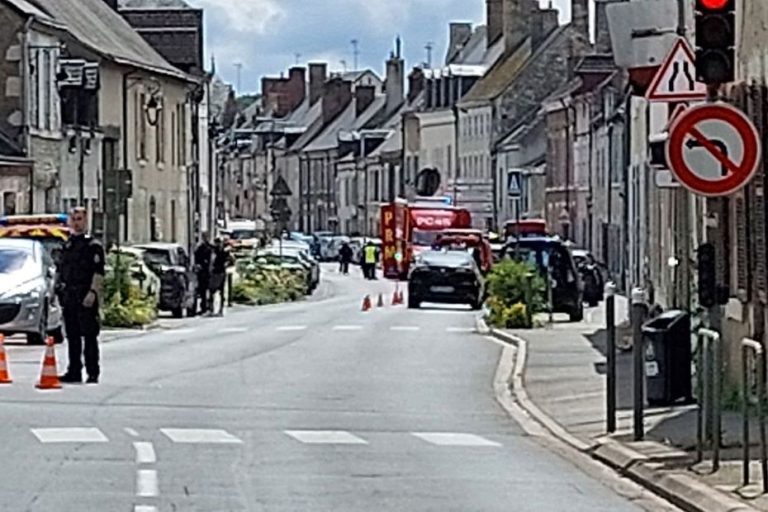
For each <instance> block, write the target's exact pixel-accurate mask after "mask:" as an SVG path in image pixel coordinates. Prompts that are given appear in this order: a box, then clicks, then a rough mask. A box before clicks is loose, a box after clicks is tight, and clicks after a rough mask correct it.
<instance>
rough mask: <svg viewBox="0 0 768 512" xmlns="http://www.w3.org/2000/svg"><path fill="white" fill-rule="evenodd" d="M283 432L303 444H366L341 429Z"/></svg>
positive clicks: (363, 440)
mask: <svg viewBox="0 0 768 512" xmlns="http://www.w3.org/2000/svg"><path fill="white" fill-rule="evenodd" d="M285 433H286V434H287V435H289V436H291V437H292V438H294V439H296V440H297V441H299V442H301V443H304V444H368V441H366V440H365V439H361V438H359V437H357V436H356V435H353V434H350V433H349V432H345V431H343V430H286V431H285Z"/></svg>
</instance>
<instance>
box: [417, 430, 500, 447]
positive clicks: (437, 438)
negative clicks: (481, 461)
mask: <svg viewBox="0 0 768 512" xmlns="http://www.w3.org/2000/svg"><path fill="white" fill-rule="evenodd" d="M412 434H413V435H414V436H416V437H418V438H419V439H422V440H424V441H426V442H428V443H431V444H434V445H437V446H501V445H500V444H499V443H497V442H495V441H490V440H488V439H486V438H484V437H480V436H476V435H474V434H459V433H452V432H412Z"/></svg>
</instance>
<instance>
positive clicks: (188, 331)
mask: <svg viewBox="0 0 768 512" xmlns="http://www.w3.org/2000/svg"><path fill="white" fill-rule="evenodd" d="M162 332H163V334H167V335H169V336H170V335H171V334H192V333H193V332H195V330H194V329H169V330H167V331H162Z"/></svg>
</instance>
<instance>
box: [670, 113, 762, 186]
mask: <svg viewBox="0 0 768 512" xmlns="http://www.w3.org/2000/svg"><path fill="white" fill-rule="evenodd" d="M666 149H667V163H668V164H669V168H670V170H671V171H672V173H673V174H674V175H675V177H676V178H677V180H678V181H679V182H680V183H681V184H682V185H683V186H685V187H686V188H687V189H689V190H690V191H691V192H693V193H695V194H699V195H703V196H712V197H717V196H726V195H729V194H732V193H733V192H736V191H737V190H739V189H740V188H741V187H743V186H744V185H746V184H747V183H748V182H749V180H750V179H751V178H752V176H753V175H754V174H755V171H756V170H757V166H758V163H759V162H760V156H761V148H760V136H759V134H758V133H757V129H756V128H755V126H754V124H752V122H751V121H750V120H749V118H748V117H747V116H746V115H745V114H744V113H743V112H741V111H740V110H738V109H736V108H734V107H732V106H730V105H727V104H724V103H708V104H704V105H700V106H697V107H693V108H691V109H689V110H687V111H685V112H683V113H682V114H680V115H679V116H678V117H677V119H675V120H674V121H673V122H672V125H671V126H670V129H669V139H668V140H667V148H666ZM694 155H705V156H706V158H705V159H704V160H702V159H701V158H693V156H694ZM713 169H715V170H716V171H717V172H716V174H717V175H713Z"/></svg>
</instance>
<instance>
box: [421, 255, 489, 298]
mask: <svg viewBox="0 0 768 512" xmlns="http://www.w3.org/2000/svg"><path fill="white" fill-rule="evenodd" d="M484 299H485V280H484V279H483V276H482V274H481V272H480V269H479V268H478V267H477V263H475V260H474V258H472V255H471V254H470V253H469V252H466V251H426V252H423V253H421V254H419V255H418V256H417V257H416V259H415V260H414V262H413V265H412V266H411V272H410V275H409V276H408V307H409V308H411V309H415V308H418V307H419V306H420V305H421V303H422V302H441V303H449V304H470V305H471V306H472V309H480V308H481V307H482V305H483V300H484Z"/></svg>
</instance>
